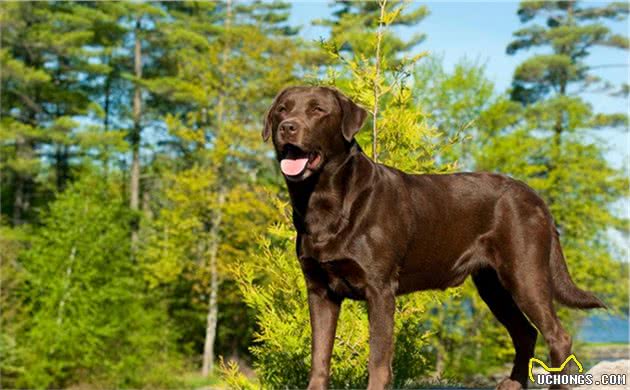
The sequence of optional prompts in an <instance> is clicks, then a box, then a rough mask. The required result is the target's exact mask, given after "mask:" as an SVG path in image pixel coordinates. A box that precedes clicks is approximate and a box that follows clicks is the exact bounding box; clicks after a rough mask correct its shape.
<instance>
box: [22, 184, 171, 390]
mask: <svg viewBox="0 0 630 390" xmlns="http://www.w3.org/2000/svg"><path fill="white" fill-rule="evenodd" d="M113 184H114V183H110V182H103V181H102V180H101V179H100V178H99V177H98V176H93V175H91V174H89V173H85V174H84V175H83V178H82V179H81V180H80V181H78V182H76V183H74V184H72V185H71V186H69V187H68V188H67V190H66V191H64V192H63V193H62V194H61V195H60V196H59V198H58V199H57V200H56V201H55V202H53V203H52V204H51V206H50V210H49V211H48V212H46V214H45V215H44V216H43V217H42V222H43V225H42V227H41V228H39V229H38V230H37V232H36V235H35V236H34V238H33V239H32V244H31V248H30V249H29V250H28V251H26V252H24V253H23V254H22V255H21V257H22V267H23V268H24V274H25V278H26V280H25V283H23V285H22V286H21V288H20V289H18V291H17V293H18V296H19V297H21V299H22V300H23V305H24V307H25V310H27V311H28V312H27V315H28V317H29V324H28V326H24V327H23V329H22V330H21V332H19V333H18V337H17V342H16V344H17V346H18V347H17V348H18V354H17V355H18V359H19V360H20V363H21V365H22V366H23V367H27V368H28V369H25V370H24V371H23V372H22V373H21V375H20V376H19V377H18V378H17V379H16V382H15V384H16V385H17V386H18V387H66V386H69V385H72V384H77V383H78V381H85V382H86V383H93V384H100V385H102V386H104V387H120V386H131V387H136V386H143V385H147V384H151V383H153V384H157V383H159V384H161V385H164V384H167V383H173V382H170V378H169V377H167V376H165V372H164V370H166V369H168V370H175V372H176V370H177V366H175V365H173V363H172V362H173V360H172V359H171V358H172V354H173V352H172V351H170V350H169V348H168V345H169V342H170V341H169V340H170V339H171V334H170V330H169V328H170V327H169V323H168V320H167V319H166V318H165V317H164V314H165V311H164V310H163V308H162V307H160V306H159V305H157V306H154V304H155V302H156V300H155V299H154V298H153V297H152V296H151V295H145V290H144V286H143V283H142V282H141V280H142V278H141V275H140V274H139V268H138V267H137V266H135V265H134V264H132V263H130V262H129V251H130V241H129V238H128V237H129V219H130V216H131V214H130V212H129V210H128V208H127V207H126V206H125V205H124V203H123V196H122V194H121V193H120V191H118V190H116V186H115V185H113ZM156 329H159V330H158V331H156Z"/></svg>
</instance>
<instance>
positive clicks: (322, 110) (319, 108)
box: [313, 107, 326, 112]
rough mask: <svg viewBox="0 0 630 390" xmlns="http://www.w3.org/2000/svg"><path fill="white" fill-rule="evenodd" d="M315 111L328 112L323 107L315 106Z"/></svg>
mask: <svg viewBox="0 0 630 390" xmlns="http://www.w3.org/2000/svg"><path fill="white" fill-rule="evenodd" d="M313 111H317V112H326V110H324V109H323V108H321V107H313Z"/></svg>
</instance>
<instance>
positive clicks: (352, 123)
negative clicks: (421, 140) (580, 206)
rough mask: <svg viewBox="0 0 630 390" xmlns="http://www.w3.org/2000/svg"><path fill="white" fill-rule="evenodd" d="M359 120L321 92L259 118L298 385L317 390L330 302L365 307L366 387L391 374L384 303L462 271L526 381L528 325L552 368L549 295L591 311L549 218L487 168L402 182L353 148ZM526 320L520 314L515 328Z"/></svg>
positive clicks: (560, 355)
mask: <svg viewBox="0 0 630 390" xmlns="http://www.w3.org/2000/svg"><path fill="white" fill-rule="evenodd" d="M365 117H366V112H365V110H363V109H362V108H360V107H359V106H357V105H356V104H354V103H353V102H352V101H350V100H349V99H348V98H347V97H345V96H344V95H343V94H341V93H340V92H338V91H336V90H334V89H331V88H324V87H292V88H287V89H285V90H284V91H282V92H281V93H280V94H279V95H278V96H277V97H276V99H275V101H274V102H273V104H272V106H271V108H270V109H269V112H268V113H267V116H266V119H265V125H264V129H263V132H262V136H263V139H264V140H267V139H269V137H272V140H273V145H274V147H275V150H276V154H277V158H278V161H279V162H280V167H281V170H282V172H283V174H284V176H285V179H286V183H287V187H288V189H289V193H290V196H291V202H292V205H293V223H294V225H295V229H296V230H297V242H296V246H297V255H298V258H299V261H300V265H301V267H302V270H303V272H304V276H305V278H306V285H307V288H308V304H309V309H310V315H311V329H312V357H311V359H312V360H311V374H310V381H309V389H316V388H317V389H319V388H326V387H327V385H328V379H329V371H330V370H329V368H330V356H331V352H332V348H333V340H334V335H335V328H336V323H337V318H338V315H339V309H340V304H341V301H342V300H343V299H344V298H351V299H360V300H367V305H368V315H369V322H370V329H369V330H370V358H369V364H368V370H369V384H368V388H369V389H382V388H385V387H387V386H388V385H389V384H390V383H391V380H392V368H391V363H392V356H393V353H394V348H393V334H392V333H393V323H394V320H393V316H394V299H395V296H396V295H399V294H406V293H410V292H413V291H418V290H427V289H446V288H448V287H452V286H457V285H459V284H461V283H462V282H463V281H464V280H465V279H466V277H467V276H468V275H471V274H472V278H473V280H474V282H475V285H476V287H477V289H478V291H479V294H480V295H481V297H482V298H483V300H484V301H485V302H486V303H487V304H488V306H489V307H490V310H491V311H492V313H494V315H495V316H496V318H497V319H498V320H499V321H500V322H501V323H502V324H503V325H504V326H505V327H506V328H507V330H508V332H509V333H510V336H511V338H512V341H513V343H514V348H515V350H516V357H515V358H514V368H513V369H512V373H511V375H510V378H509V379H505V380H504V381H503V382H501V384H499V388H501V389H506V388H520V387H521V386H522V387H526V386H527V370H528V362H529V359H530V357H532V356H533V354H534V346H535V343H536V336H537V332H536V329H535V328H534V327H533V326H532V325H531V324H530V322H529V321H531V322H532V323H533V324H534V325H535V326H536V328H538V329H539V330H540V332H541V333H542V335H543V337H544V338H545V341H546V342H547V344H548V345H549V348H550V350H551V363H552V364H553V366H554V367H558V366H559V365H560V364H561V363H562V362H563V361H564V360H565V358H566V357H567V356H568V355H569V354H570V353H571V352H570V351H571V336H570V335H569V334H568V333H567V332H566V331H565V330H564V329H563V328H562V325H561V324H560V322H559V321H558V317H557V316H556V313H555V311H554V307H553V299H554V298H555V299H556V300H557V301H559V302H561V303H563V304H565V305H568V306H571V307H577V308H595V307H603V306H604V305H603V303H602V302H601V301H600V300H598V299H597V298H596V297H595V296H593V295H592V294H591V293H588V292H586V291H583V290H581V289H579V288H578V287H577V286H576V285H575V284H574V283H573V282H572V280H571V277H570V276H569V272H568V270H567V266H566V263H565V261H564V257H563V254H562V249H561V247H560V242H559V240H558V233H557V231H556V229H555V226H554V222H553V219H552V217H551V214H550V213H549V210H548V209H547V207H546V205H545V203H544V202H543V200H542V199H541V198H540V197H539V196H538V195H536V193H535V192H534V191H533V190H532V189H531V188H529V187H528V186H527V185H525V184H524V183H522V182H520V181H515V180H513V179H510V178H508V177H506V176H502V175H498V174H491V173H457V174H451V175H409V174H405V173H403V172H401V171H398V170H396V169H394V168H390V167H387V166H384V165H381V164H377V163H375V162H373V161H371V160H370V159H369V158H368V157H367V156H366V155H365V154H364V153H363V152H362V151H361V148H360V147H359V145H358V144H357V143H356V141H355V140H354V135H355V134H356V132H357V131H358V130H359V129H360V128H361V126H362V125H363V121H364V120H365ZM528 319H529V320H528Z"/></svg>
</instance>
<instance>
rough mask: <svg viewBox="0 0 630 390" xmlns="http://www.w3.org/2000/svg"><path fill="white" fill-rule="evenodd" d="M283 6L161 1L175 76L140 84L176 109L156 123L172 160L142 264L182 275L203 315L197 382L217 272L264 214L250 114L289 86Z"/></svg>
mask: <svg viewBox="0 0 630 390" xmlns="http://www.w3.org/2000/svg"><path fill="white" fill-rule="evenodd" d="M287 8H288V5H287V4H285V3H280V2H276V3H252V4H240V3H236V4H233V3H232V2H231V1H227V2H225V3H190V4H182V3H173V4H169V5H168V9H169V13H170V15H172V16H173V17H174V22H172V23H169V24H168V26H165V45H166V47H167V53H168V54H167V55H168V56H172V57H171V58H172V59H173V61H174V62H175V63H176V64H177V67H178V72H177V74H175V75H174V77H156V78H154V79H152V80H150V81H149V82H148V83H147V85H148V86H149V88H150V89H151V90H152V91H153V92H154V93H156V94H158V95H161V96H164V97H165V98H167V99H169V100H171V101H173V102H175V103H176V104H183V103H184V102H185V106H182V110H181V112H179V113H176V114H174V115H168V116H166V118H165V123H166V124H167V127H168V130H169V132H170V136H171V140H170V143H171V145H173V146H176V147H177V153H180V154H181V157H182V159H181V160H180V163H179V164H178V165H177V166H175V169H176V172H175V174H172V175H168V176H167V177H166V180H164V185H165V187H166V188H165V191H164V192H163V197H164V199H163V201H164V202H166V203H167V204H169V205H172V206H171V207H169V208H167V209H163V210H162V211H161V212H160V214H159V216H158V218H157V219H156V220H155V221H154V223H152V227H151V229H152V232H151V234H150V236H149V237H148V242H147V244H146V251H145V261H146V262H147V263H148V264H150V268H151V269H152V270H153V271H154V272H156V273H158V274H160V273H162V281H167V282H172V281H174V280H175V279H174V277H173V276H174V274H173V273H172V271H173V270H186V271H185V279H187V280H186V281H185V283H187V284H189V285H191V288H192V291H190V293H191V294H192V297H191V298H193V299H195V301H196V302H197V303H196V305H195V306H196V307H197V308H203V309H202V310H204V309H205V310H204V311H205V313H206V314H205V329H206V331H205V338H204V340H203V359H202V367H201V368H202V370H201V371H202V375H203V376H207V375H208V374H210V373H212V371H213V366H214V356H215V354H216V353H215V344H216V335H217V324H218V320H219V315H220V313H219V303H220V302H221V301H223V302H225V300H227V299H232V300H234V298H235V296H234V295H235V294H234V293H231V294H228V292H227V291H226V289H227V285H229V280H228V281H226V280H225V279H226V278H225V276H224V267H225V266H226V264H229V263H230V262H233V261H235V259H236V258H238V257H240V256H243V255H244V253H246V252H245V250H246V249H247V247H248V240H246V239H245V238H248V237H249V238H251V235H256V232H257V231H259V229H260V227H262V226H264V223H263V217H268V216H269V214H270V211H269V208H268V207H267V206H266V205H265V203H264V202H263V199H264V198H263V195H264V187H265V183H264V182H263V183H261V180H260V179H259V178H258V177H259V174H261V171H263V172H264V169H267V170H268V169H269V163H268V160H267V158H266V157H264V152H262V150H261V144H260V140H259V123H258V122H259V119H258V118H259V116H258V115H255V114H254V113H258V114H259V115H262V113H263V112H264V110H265V108H266V107H264V106H262V104H261V102H263V101H264V100H265V98H268V97H271V96H272V95H273V94H275V92H276V91H277V90H278V89H280V88H281V87H283V86H284V85H285V84H286V83H288V82H289V81H291V80H292V79H293V72H294V70H295V69H296V68H297V66H298V65H299V64H300V63H301V61H300V56H301V53H300V50H298V47H297V45H296V44H295V43H293V42H291V41H290V40H289V37H290V34H293V33H294V31H293V30H292V29H290V28H289V27H288V26H287V23H286V19H287V17H288V14H287V13H286V10H287ZM287 34H289V35H287ZM183 38H185V39H186V42H187V44H186V45H181V40H182V39H183ZM265 166H266V167H265ZM263 168H264V169H263ZM261 178H263V179H264V176H262V177H261ZM173 226H187V227H188V229H189V230H188V231H177V230H175V231H173ZM233 232H248V234H247V235H246V236H243V235H242V234H239V233H236V234H234V233H233ZM189 233H190V234H189ZM165 272H169V274H166V275H165V274H164V273H165ZM169 275H170V276H171V277H169ZM164 277H166V279H164ZM222 286H223V289H220V288H221V287H222ZM228 291H229V290H228ZM224 292H225V293H224ZM228 302H229V301H228ZM242 310H244V308H242V309H241V312H242ZM226 321H229V317H228V318H226ZM245 330H246V331H247V328H246V329H245ZM228 334H229V332H228ZM230 352H231V353H234V352H236V351H230Z"/></svg>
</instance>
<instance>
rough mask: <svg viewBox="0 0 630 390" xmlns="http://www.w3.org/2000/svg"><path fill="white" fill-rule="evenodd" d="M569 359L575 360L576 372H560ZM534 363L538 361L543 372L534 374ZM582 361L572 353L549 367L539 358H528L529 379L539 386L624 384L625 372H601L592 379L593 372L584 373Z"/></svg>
mask: <svg viewBox="0 0 630 390" xmlns="http://www.w3.org/2000/svg"><path fill="white" fill-rule="evenodd" d="M570 361H573V362H575V365H576V366H577V368H578V373H577V374H561V372H562V371H564V369H565V367H566V365H567V364H569V362H570ZM534 363H538V364H539V365H540V366H541V367H542V368H543V370H545V371H546V372H545V373H538V374H534ZM583 372H584V367H583V366H582V363H580V361H579V360H578V359H577V358H576V357H575V355H574V354H571V355H569V356H568V357H567V358H566V359H565V361H564V362H563V363H562V364H561V365H560V367H549V366H548V365H546V364H545V362H543V361H542V360H540V359H536V358H531V359H529V380H530V381H532V382H533V383H535V384H536V385H540V386H551V385H573V386H578V385H593V384H595V385H620V386H625V384H626V374H602V376H601V377H600V378H598V380H594V378H593V374H588V373H587V374H584V373H583Z"/></svg>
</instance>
